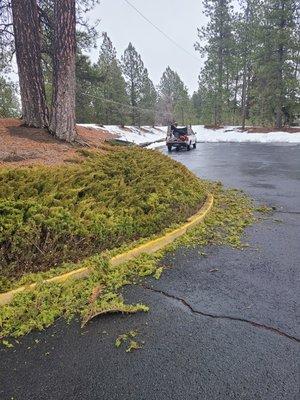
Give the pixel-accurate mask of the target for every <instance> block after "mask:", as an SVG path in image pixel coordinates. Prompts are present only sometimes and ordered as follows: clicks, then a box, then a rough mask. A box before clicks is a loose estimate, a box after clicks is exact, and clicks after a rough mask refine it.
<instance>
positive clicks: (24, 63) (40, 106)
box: [11, 0, 48, 128]
mask: <svg viewBox="0 0 300 400" xmlns="http://www.w3.org/2000/svg"><path fill="white" fill-rule="evenodd" d="M11 7H12V14H13V26H14V36H15V48H16V58H17V64H18V71H19V81H20V93H21V102H22V114H23V120H24V122H25V124H26V125H28V126H33V127H36V128H43V127H45V126H47V125H48V110H47V106H46V96H45V86H44V79H43V73H42V65H41V37H40V25H39V18H38V10H37V3H36V0H27V1H26V2H24V0H12V1H11Z"/></svg>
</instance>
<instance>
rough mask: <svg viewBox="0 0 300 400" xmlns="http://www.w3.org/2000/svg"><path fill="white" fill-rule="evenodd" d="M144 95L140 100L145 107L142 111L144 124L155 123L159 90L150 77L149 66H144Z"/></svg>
mask: <svg viewBox="0 0 300 400" xmlns="http://www.w3.org/2000/svg"><path fill="white" fill-rule="evenodd" d="M141 93H142V97H141V100H140V102H139V107H140V108H141V109H144V111H141V114H142V115H141V122H142V124H143V125H152V126H153V125H154V124H155V121H156V113H155V109H156V101H157V92H156V89H155V86H154V84H153V82H152V81H151V79H150V78H149V74H148V70H147V68H144V71H143V76H142V87H141Z"/></svg>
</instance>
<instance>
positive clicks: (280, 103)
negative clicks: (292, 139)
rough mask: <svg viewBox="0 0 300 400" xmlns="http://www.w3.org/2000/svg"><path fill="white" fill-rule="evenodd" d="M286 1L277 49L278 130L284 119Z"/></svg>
mask: <svg viewBox="0 0 300 400" xmlns="http://www.w3.org/2000/svg"><path fill="white" fill-rule="evenodd" d="M284 2H285V0H281V2H280V3H281V4H280V22H279V43H278V48H277V83H276V84H277V88H278V93H277V96H276V110H275V114H276V115H275V126H276V128H277V129H281V128H282V117H283V63H284V47H283V43H282V41H283V35H284V29H285V25H286V20H285V16H284V13H285V4H284Z"/></svg>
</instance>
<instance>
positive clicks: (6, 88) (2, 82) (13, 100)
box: [0, 70, 20, 118]
mask: <svg viewBox="0 0 300 400" xmlns="http://www.w3.org/2000/svg"><path fill="white" fill-rule="evenodd" d="M0 71H1V70H0ZM19 115H20V106H19V101H18V98H17V96H16V85H15V84H13V83H12V82H10V81H9V80H7V79H5V78H4V76H0V118H12V117H17V116H19Z"/></svg>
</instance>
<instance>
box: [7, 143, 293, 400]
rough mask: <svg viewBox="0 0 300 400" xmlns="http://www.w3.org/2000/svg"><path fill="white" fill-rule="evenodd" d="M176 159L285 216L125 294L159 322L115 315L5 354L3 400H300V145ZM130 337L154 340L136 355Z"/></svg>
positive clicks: (203, 152)
mask: <svg viewBox="0 0 300 400" xmlns="http://www.w3.org/2000/svg"><path fill="white" fill-rule="evenodd" d="M172 157H174V158H175V159H177V160H178V161H180V162H182V163H184V164H186V165H187V166H188V167H189V168H190V169H191V170H192V171H194V172H195V173H196V174H198V175H200V176H202V177H205V178H208V179H214V180H221V181H222V182H223V183H224V184H225V185H226V186H230V187H236V188H241V189H244V190H245V191H246V192H247V193H248V194H249V195H251V196H252V197H253V198H254V199H255V200H257V201H258V202H260V203H267V204H269V205H273V206H276V207H277V211H276V212H274V214H273V215H272V216H271V217H270V218H268V219H267V220H264V221H262V222H260V223H258V224H256V225H254V226H252V227H250V228H248V229H247V231H246V235H245V240H247V242H248V243H249V244H250V247H249V248H247V249H245V250H243V251H241V250H235V249H231V248H228V247H225V246H224V247H214V246H211V247H208V248H206V249H200V248H197V249H194V250H187V249H185V248H180V249H178V250H177V251H176V252H175V253H172V254H169V255H168V256H167V259H166V262H167V263H168V265H170V266H172V268H170V269H168V270H167V271H166V272H165V273H164V274H163V276H162V278H161V279H160V280H159V281H154V280H148V281H147V285H148V286H149V287H151V288H152V290H150V289H145V288H140V287H135V288H127V289H126V291H125V296H126V298H127V299H128V300H132V301H142V302H146V303H147V304H149V305H150V307H151V311H150V312H149V313H148V314H137V315H132V316H105V317H102V318H100V319H98V320H95V321H93V322H92V323H90V324H89V325H88V326H87V327H86V328H85V329H84V330H83V331H81V330H80V328H79V324H78V323H77V322H74V323H72V324H70V325H66V324H65V323H64V322H63V321H59V322H58V323H57V324H56V325H55V326H53V327H51V328H50V329H48V330H46V331H45V332H42V333H33V334H31V335H28V336H27V337H25V338H23V339H22V340H21V343H20V345H19V346H18V347H15V348H14V349H12V350H11V349H8V350H6V349H5V350H4V349H1V350H0V362H1V370H0V399H1V400H6V399H20V400H27V399H28V400H29V399H30V400H35V399H64V400H69V399H74V400H75V399H76V400H77V399H89V400H94V399H105V400H106V399H109V400H114V399H122V400H129V399H130V400H144V399H145V400H146V399H147V400H152V399H153V400H154V399H155V400H165V399H170V400H185V399H192V400H194V399H195V400H196V399H199V400H204V399H209V400H215V399H220V400H221V399H222V400H224V399H238V400H239V399H247V400H250V399H251V400H258V399H262V400H268V399H270V400H279V399H285V400H292V399H293V400H294V399H296V398H298V395H299V376H298V365H299V339H300V332H299V325H298V326H297V321H296V307H297V303H298V306H299V302H298V299H299V265H300V245H299V243H300V146H296V145H260V144H222V143H214V144H198V148H197V150H193V151H191V152H180V153H173V154H172ZM279 221H281V222H279ZM199 251H205V252H206V253H207V255H208V257H206V258H204V257H201V256H200V255H199ZM211 269H217V270H218V271H216V272H214V273H212V272H209V271H210V270H211ZM297 297H298V298H297ZM298 310H299V307H298ZM129 329H137V330H138V331H139V332H140V336H139V338H138V340H144V341H145V344H144V347H143V349H142V350H140V351H137V352H135V353H131V354H127V353H125V351H124V350H121V349H116V348H115V347H114V345H113V343H114V340H115V338H116V337H117V336H118V335H119V334H121V333H124V332H126V331H128V330H129ZM36 341H38V342H37V343H36Z"/></svg>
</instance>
